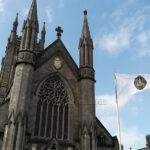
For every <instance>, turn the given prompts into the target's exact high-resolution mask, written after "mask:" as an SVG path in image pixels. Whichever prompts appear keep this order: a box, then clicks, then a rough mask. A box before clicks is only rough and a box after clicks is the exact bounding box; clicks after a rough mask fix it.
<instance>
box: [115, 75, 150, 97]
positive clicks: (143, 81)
mask: <svg viewBox="0 0 150 150" xmlns="http://www.w3.org/2000/svg"><path fill="white" fill-rule="evenodd" d="M115 78H116V89H117V91H116V92H117V95H118V96H121V95H134V94H136V93H139V92H142V91H144V90H148V89H149V90H150V74H134V75H131V74H118V73H117V74H115Z"/></svg>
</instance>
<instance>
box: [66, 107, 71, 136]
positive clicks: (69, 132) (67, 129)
mask: <svg viewBox="0 0 150 150" xmlns="http://www.w3.org/2000/svg"><path fill="white" fill-rule="evenodd" d="M67 107H68V129H67V130H68V135H67V139H70V137H71V136H70V134H71V132H70V127H71V125H70V124H71V122H70V118H71V117H70V114H71V113H70V112H71V111H70V108H71V107H72V106H71V107H69V104H67ZM71 115H72V114H71Z"/></svg>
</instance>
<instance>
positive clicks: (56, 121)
mask: <svg viewBox="0 0 150 150" xmlns="http://www.w3.org/2000/svg"><path fill="white" fill-rule="evenodd" d="M38 98H39V101H38V104H37V112H36V123H35V131H34V135H35V136H40V137H49V138H58V139H67V138H68V101H69V98H68V94H67V90H66V88H65V86H64V83H63V81H62V80H61V79H60V77H59V76H57V75H54V76H52V77H50V78H48V79H47V80H45V81H44V83H43V84H42V86H41V87H40V90H39V95H38Z"/></svg>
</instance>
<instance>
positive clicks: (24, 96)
mask: <svg viewBox="0 0 150 150" xmlns="http://www.w3.org/2000/svg"><path fill="white" fill-rule="evenodd" d="M15 30H16V28H15ZM38 30H39V29H38V19H37V4H36V0H33V2H32V5H31V8H30V11H29V14H28V17H27V19H26V21H25V22H24V26H23V32H22V38H21V44H20V49H19V52H18V57H17V62H16V68H15V75H14V83H13V86H12V91H11V95H10V104H9V109H8V122H7V125H6V127H5V134H4V139H3V146H2V150H23V149H24V146H25V138H26V135H25V133H26V128H27V127H26V125H27V112H28V104H29V102H30V95H31V89H32V78H33V71H34V67H35V55H36V45H37V34H38ZM14 32H15V31H14ZM14 37H15V33H12V35H11V38H10V40H13V39H14ZM29 83H30V84H29Z"/></svg>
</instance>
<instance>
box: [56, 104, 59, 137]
mask: <svg viewBox="0 0 150 150" xmlns="http://www.w3.org/2000/svg"><path fill="white" fill-rule="evenodd" d="M59 107H60V105H58V108H57V111H58V113H57V128H56V129H57V130H56V138H58V133H59Z"/></svg>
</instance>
